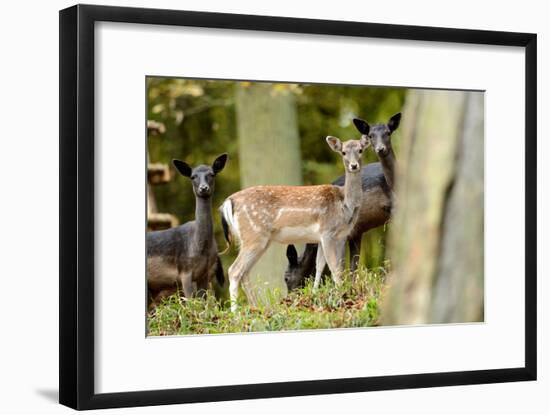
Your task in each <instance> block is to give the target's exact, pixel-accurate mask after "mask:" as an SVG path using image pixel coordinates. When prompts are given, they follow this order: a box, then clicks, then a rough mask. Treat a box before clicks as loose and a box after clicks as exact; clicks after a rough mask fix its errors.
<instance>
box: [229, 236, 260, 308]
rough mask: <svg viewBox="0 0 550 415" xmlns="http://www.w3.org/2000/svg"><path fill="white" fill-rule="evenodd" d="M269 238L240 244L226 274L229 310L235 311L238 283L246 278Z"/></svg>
mask: <svg viewBox="0 0 550 415" xmlns="http://www.w3.org/2000/svg"><path fill="white" fill-rule="evenodd" d="M268 244H269V240H268V239H266V240H263V241H261V242H257V243H255V244H254V245H252V246H250V245H248V246H247V245H245V244H244V243H243V244H242V245H241V249H240V251H239V255H237V259H235V262H233V264H231V266H230V267H229V270H228V271H227V274H228V276H229V297H230V299H231V311H233V312H235V311H237V298H238V296H239V285H240V284H241V282H243V279H244V280H246V277H247V275H248V272H249V271H250V270H251V269H252V267H253V266H254V265H255V264H256V262H258V260H259V259H260V257H261V256H262V254H263V253H264V252H265V250H266V249H267V246H268Z"/></svg>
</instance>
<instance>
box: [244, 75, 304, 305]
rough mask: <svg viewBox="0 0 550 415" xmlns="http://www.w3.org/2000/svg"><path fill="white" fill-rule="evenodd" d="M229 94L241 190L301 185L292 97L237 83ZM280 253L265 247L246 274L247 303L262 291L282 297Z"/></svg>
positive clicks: (281, 89)
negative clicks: (232, 96) (233, 108)
mask: <svg viewBox="0 0 550 415" xmlns="http://www.w3.org/2000/svg"><path fill="white" fill-rule="evenodd" d="M235 94H236V97H235V98H236V100H235V104H236V113H237V134H238V137H239V164H240V174H241V187H242V188H243V189H244V188H247V187H250V186H254V185H259V184H290V185H300V184H302V170H301V161H302V160H301V154H300V142H299V135H298V120H297V115H296V103H295V101H294V95H293V93H292V92H291V91H290V90H289V89H288V88H287V87H286V86H284V85H274V84H269V83H254V84H248V83H241V84H239V85H237V86H236V92H235ZM285 249H286V247H285V246H283V245H281V244H278V243H273V244H271V245H270V247H269V248H268V250H267V251H266V252H265V254H264V255H263V256H262V258H261V259H260V261H259V262H258V263H257V264H256V266H255V267H254V268H253V269H252V271H251V272H250V274H249V284H247V285H245V287H244V288H245V290H246V291H247V294H248V295H249V298H251V299H252V301H253V302H256V303H257V302H258V301H259V300H261V299H262V298H263V293H265V289H269V290H279V292H281V294H283V295H285V294H286V285H285V284H284V280H283V272H284V269H285V267H286V257H285Z"/></svg>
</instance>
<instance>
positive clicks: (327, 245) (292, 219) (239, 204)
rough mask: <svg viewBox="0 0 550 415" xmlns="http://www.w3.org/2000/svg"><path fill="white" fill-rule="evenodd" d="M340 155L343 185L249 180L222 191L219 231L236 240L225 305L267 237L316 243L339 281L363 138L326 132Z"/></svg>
mask: <svg viewBox="0 0 550 415" xmlns="http://www.w3.org/2000/svg"><path fill="white" fill-rule="evenodd" d="M326 141H327V143H328V145H329V146H330V148H331V149H332V150H333V151H335V152H337V153H339V154H340V155H341V156H342V160H343V162H344V167H345V177H346V180H345V184H344V186H336V185H318V186H254V187H250V188H248V189H244V190H241V191H239V192H237V193H235V194H233V195H231V196H230V197H228V198H227V199H226V200H225V202H224V203H223V204H222V206H221V208H220V211H221V216H222V225H223V229H224V233H225V237H226V239H227V241H228V242H230V243H231V242H232V241H235V242H237V243H238V244H239V245H240V248H239V254H238V256H237V258H236V259H235V262H233V264H232V265H231V266H230V267H229V272H228V274H229V293H230V297H231V308H232V310H236V307H237V303H236V300H237V296H238V293H239V285H240V284H241V282H244V281H246V279H247V276H248V273H249V272H250V270H251V268H252V267H253V266H254V264H255V263H256V262H257V261H258V259H259V258H260V257H261V256H262V254H263V253H264V252H265V250H266V249H267V247H268V246H269V244H270V243H271V242H272V241H275V242H279V243H282V244H294V243H317V244H319V249H318V251H317V261H318V263H319V265H321V263H322V264H323V265H322V266H323V267H324V264H325V261H326V263H327V264H328V266H329V269H330V271H331V274H332V278H333V280H334V282H335V283H336V284H337V285H338V284H340V283H341V281H342V271H343V265H344V264H343V262H342V261H341V258H343V257H344V255H343V254H342V253H339V252H337V251H338V250H339V249H342V248H341V247H342V246H344V247H345V244H341V243H339V241H341V240H345V239H346V238H347V237H348V235H349V233H350V231H351V230H352V229H353V227H354V225H355V222H356V221H357V218H358V213H359V207H360V206H361V201H362V191H361V157H362V153H363V151H364V150H365V149H366V148H367V147H368V145H369V140H368V139H367V137H365V136H363V137H361V139H360V140H348V141H346V142H343V143H342V142H341V141H340V139H338V138H336V137H331V136H329V137H327V138H326Z"/></svg>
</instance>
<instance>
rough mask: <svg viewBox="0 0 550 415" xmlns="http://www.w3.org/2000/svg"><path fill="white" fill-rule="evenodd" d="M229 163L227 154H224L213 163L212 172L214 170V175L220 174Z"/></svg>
mask: <svg viewBox="0 0 550 415" xmlns="http://www.w3.org/2000/svg"><path fill="white" fill-rule="evenodd" d="M226 162H227V153H223V154H221V155H219V156H218V157H217V158H216V160H214V163H212V170H214V174H218V173H219V172H221V171H222V170H223V168H224V167H225V163H226Z"/></svg>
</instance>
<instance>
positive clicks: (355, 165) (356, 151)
mask: <svg viewBox="0 0 550 415" xmlns="http://www.w3.org/2000/svg"><path fill="white" fill-rule="evenodd" d="M327 143H328V145H329V147H330V148H331V149H332V151H335V152H336V153H339V154H340V155H341V156H342V160H343V162H344V167H345V169H346V172H347V173H359V172H360V171H361V157H362V156H363V151H364V150H365V149H366V148H367V147H368V146H369V145H370V143H369V141H368V138H367V137H366V136H361V139H360V140H348V141H345V142H343V143H342V141H340V139H339V138H336V137H333V136H330V135H329V136H328V137H327Z"/></svg>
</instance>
